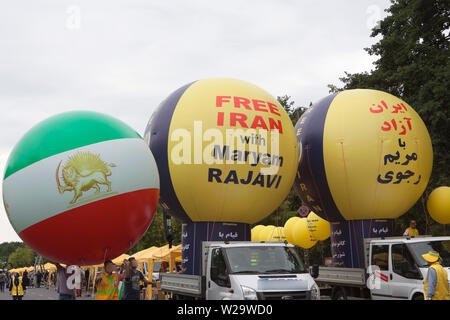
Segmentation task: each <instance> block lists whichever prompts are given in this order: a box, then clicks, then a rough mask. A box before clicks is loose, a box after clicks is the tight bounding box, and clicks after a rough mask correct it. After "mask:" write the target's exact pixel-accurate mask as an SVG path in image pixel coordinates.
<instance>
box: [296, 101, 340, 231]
mask: <svg viewBox="0 0 450 320" xmlns="http://www.w3.org/2000/svg"><path fill="white" fill-rule="evenodd" d="M336 95H337V93H336V94H332V95H329V96H327V97H325V98H323V99H321V100H320V101H319V102H317V103H316V104H314V105H313V106H312V107H311V108H312V109H311V111H309V112H308V113H305V114H303V116H302V117H301V118H300V119H299V120H298V122H297V124H296V126H295V131H296V133H297V132H298V130H299V129H301V134H300V136H297V140H300V142H301V146H302V154H301V158H300V162H299V165H298V174H297V177H296V179H295V184H294V188H295V190H296V191H297V193H298V195H299V196H300V198H301V199H302V201H303V202H304V203H305V204H307V205H308V206H309V207H310V209H311V210H312V211H314V212H315V213H316V214H317V215H319V216H320V217H322V218H324V219H326V220H328V221H330V222H331V221H340V220H342V219H343V218H342V216H341V214H340V213H339V210H338V208H337V206H336V204H335V203H334V201H333V197H332V195H331V191H330V188H329V187H328V181H327V177H326V172H325V163H324V155H323V132H324V127H325V119H326V117H327V113H328V109H329V107H330V104H331V103H332V101H333V99H334V98H335V97H336ZM302 119H303V123H302ZM299 176H300V177H299ZM301 184H303V186H304V187H301ZM305 186H306V187H307V189H305ZM307 196H309V197H307ZM319 208H320V209H319Z"/></svg>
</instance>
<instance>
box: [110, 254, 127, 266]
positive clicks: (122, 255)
mask: <svg viewBox="0 0 450 320" xmlns="http://www.w3.org/2000/svg"><path fill="white" fill-rule="evenodd" d="M129 257H130V256H129V255H127V254H126V253H124V254H121V255H120V256H118V257H117V258H115V259H113V260H111V261H112V262H113V263H114V264H122V263H123V260H126V259H128V258H129Z"/></svg>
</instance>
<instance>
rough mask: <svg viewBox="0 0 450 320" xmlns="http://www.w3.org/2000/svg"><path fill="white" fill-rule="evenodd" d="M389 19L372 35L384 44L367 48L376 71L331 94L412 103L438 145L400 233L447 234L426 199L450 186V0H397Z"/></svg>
mask: <svg viewBox="0 0 450 320" xmlns="http://www.w3.org/2000/svg"><path fill="white" fill-rule="evenodd" d="M387 12H388V13H389V15H388V16H387V17H386V18H385V19H384V20H383V21H381V24H380V27H379V28H374V29H373V30H372V34H371V36H372V37H376V36H381V37H382V38H381V40H379V41H378V42H377V43H375V44H374V45H373V46H371V47H370V48H366V49H365V50H366V51H367V52H368V53H369V55H372V56H375V57H377V58H378V59H377V60H376V61H375V62H374V65H375V69H374V70H372V71H371V72H363V73H355V74H350V73H347V72H345V76H344V77H342V78H340V80H341V81H342V82H343V83H344V86H343V87H342V88H338V87H336V86H334V85H328V87H329V89H330V93H333V92H339V91H342V90H346V89H354V88H368V89H377V90H382V91H385V92H389V93H391V94H393V95H395V96H397V97H399V98H401V99H403V100H405V101H406V102H407V103H408V104H409V105H411V106H412V107H413V108H414V110H416V111H417V113H418V114H419V115H420V117H421V118H422V120H423V121H424V122H425V125H426V126H427V128H428V131H429V133H430V137H431V141H432V144H433V172H432V175H431V178H430V182H429V184H428V187H427V189H426V190H425V192H424V195H423V196H422V198H421V199H420V200H419V201H418V202H417V203H416V204H415V205H414V207H413V208H411V209H410V210H409V211H408V212H407V213H406V214H405V215H403V216H402V217H400V218H399V219H397V220H396V222H395V223H396V225H395V232H396V234H401V233H403V231H404V229H405V228H406V227H407V226H408V224H409V220H411V219H415V220H417V223H418V228H419V231H420V232H421V233H422V234H424V233H427V234H433V235H443V234H446V229H445V226H442V225H439V224H438V223H436V222H434V221H432V219H431V218H430V217H429V216H428V214H427V212H426V199H427V198H428V195H429V194H430V193H431V191H432V190H433V189H435V188H436V187H439V186H443V185H446V186H448V185H449V184H450V183H449V182H450V173H449V170H448V167H449V165H450V153H449V149H450V139H449V138H448V136H449V135H448V131H449V121H450V108H449V105H450V91H449V88H450V76H449V75H450V50H449V49H450V43H449V40H450V36H449V28H450V2H449V1H448V0H434V1H429V0H393V1H392V5H391V7H390V8H389V9H387Z"/></svg>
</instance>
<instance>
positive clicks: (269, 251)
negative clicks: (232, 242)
mask: <svg viewBox="0 0 450 320" xmlns="http://www.w3.org/2000/svg"><path fill="white" fill-rule="evenodd" d="M226 256H227V258H228V262H229V265H230V268H231V270H230V271H231V273H234V274H239V273H241V274H245V273H248V274H251V273H272V274H277V273H305V272H306V268H305V266H304V265H303V262H302V261H301V260H300V258H299V256H298V255H297V253H296V252H295V250H294V248H290V247H283V246H267V247H262V246H261V247H234V248H227V249H226Z"/></svg>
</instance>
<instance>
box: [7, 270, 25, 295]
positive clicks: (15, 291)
mask: <svg viewBox="0 0 450 320" xmlns="http://www.w3.org/2000/svg"><path fill="white" fill-rule="evenodd" d="M26 290H27V289H26V287H25V285H24V284H23V282H22V276H20V275H19V274H18V273H16V274H14V276H13V277H12V278H11V282H10V284H9V291H10V292H11V296H12V298H13V300H22V298H23V296H24V295H25V293H26V292H27V291H26Z"/></svg>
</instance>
